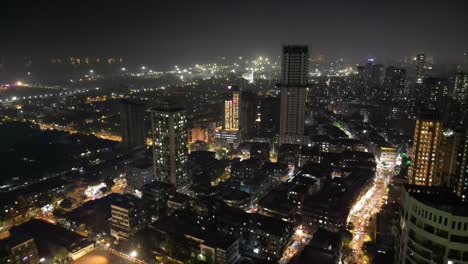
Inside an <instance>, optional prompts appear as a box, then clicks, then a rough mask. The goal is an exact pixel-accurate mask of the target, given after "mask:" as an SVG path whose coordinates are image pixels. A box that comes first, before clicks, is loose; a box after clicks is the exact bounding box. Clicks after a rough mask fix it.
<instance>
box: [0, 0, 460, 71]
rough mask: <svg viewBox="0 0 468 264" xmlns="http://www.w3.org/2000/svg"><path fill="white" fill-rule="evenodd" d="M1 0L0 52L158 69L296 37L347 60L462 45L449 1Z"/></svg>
mask: <svg viewBox="0 0 468 264" xmlns="http://www.w3.org/2000/svg"><path fill="white" fill-rule="evenodd" d="M6 5H7V6H6V7H5V10H7V12H6V13H5V16H4V19H5V20H6V21H8V22H9V23H3V25H2V27H4V28H2V32H4V38H5V39H8V41H6V42H3V43H2V44H0V45H1V46H0V48H1V50H2V52H1V54H0V55H3V56H6V55H15V56H46V57H53V56H111V55H113V56H123V57H126V58H130V60H134V61H135V62H137V61H143V62H144V63H148V64H153V65H155V66H157V67H168V66H169V65H174V64H182V63H196V62H200V61H202V62H203V61H207V60H209V59H212V58H213V57H222V56H229V57H236V56H240V55H244V56H245V55H256V56H261V55H264V56H274V55H275V54H277V51H278V47H279V46H282V45H287V44H293V43H296V44H304V45H306V44H307V45H309V49H310V51H311V54H312V55H314V54H315V53H317V54H318V53H321V54H326V55H328V56H336V57H342V58H344V59H345V60H347V61H351V62H354V63H357V62H359V61H360V60H362V59H365V58H369V57H378V58H382V59H384V60H389V59H394V58H401V57H410V56H415V55H416V54H417V53H420V52H425V53H426V54H428V55H429V56H434V57H435V58H436V59H437V60H438V61H440V62H444V63H458V62H459V61H460V60H461V59H460V57H462V56H463V53H466V52H467V49H468V48H467V43H468V39H467V37H466V34H463V33H464V32H466V31H468V21H467V20H468V19H467V18H466V16H465V15H464V12H463V10H465V9H466V3H465V2H464V1H458V0H457V1H451V2H450V3H449V4H445V3H443V2H441V1H435V0H433V1H419V0H418V1H410V2H405V1H392V2H385V3H379V2H375V1H364V2H360V3H359V4H354V3H351V2H349V1H332V2H327V3H324V2H319V3H307V2H302V1H296V2H292V3H289V4H288V5H283V4H282V3H281V2H280V1H273V2H271V1H268V2H265V1H255V2H236V3H235V4H234V3H230V4H228V3H216V2H214V1H203V2H199V3H198V2H197V3H190V2H186V3H181V6H180V7H179V6H178V4H175V3H170V2H162V3H155V2H151V1H143V2H141V3H140V5H137V6H134V5H131V4H130V2H129V1H108V0H105V1H99V2H97V3H93V5H90V4H89V3H87V2H86V1H84V2H83V1H75V2H74V1H72V2H70V3H68V2H67V3H65V2H52V3H48V4H43V3H41V4H38V3H37V2H36V1H26V2H14V3H7V4H6ZM68 5H69V6H68ZM104 10H105V11H106V12H104ZM285 14H286V15H285ZM279 17H283V19H278V18H279ZM57 21H60V23H57ZM284 22H287V23H284ZM288 23H290V24H291V25H294V27H293V28H291V27H289V26H288ZM7 24H8V26H7ZM423 29H430V30H423ZM435 36H437V37H435Z"/></svg>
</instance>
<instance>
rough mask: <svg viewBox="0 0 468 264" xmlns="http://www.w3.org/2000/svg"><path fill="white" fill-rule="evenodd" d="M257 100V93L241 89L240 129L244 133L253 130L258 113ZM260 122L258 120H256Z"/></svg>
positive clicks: (246, 133)
mask: <svg viewBox="0 0 468 264" xmlns="http://www.w3.org/2000/svg"><path fill="white" fill-rule="evenodd" d="M259 107H260V104H259V100H258V98H257V94H255V93H252V92H247V91H243V92H242V95H241V104H240V129H241V131H242V133H243V134H244V135H249V134H251V133H252V132H254V130H255V125H256V124H257V117H258V116H257V114H258V113H259V111H258V110H259ZM258 122H260V120H258Z"/></svg>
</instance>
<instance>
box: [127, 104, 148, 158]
mask: <svg viewBox="0 0 468 264" xmlns="http://www.w3.org/2000/svg"><path fill="white" fill-rule="evenodd" d="M120 131H121V136H122V146H123V147H124V148H125V149H126V150H132V149H136V148H142V147H144V146H146V136H147V134H148V133H147V130H146V128H145V107H144V106H143V105H142V104H138V103H135V102H131V101H129V100H122V101H121V102H120Z"/></svg>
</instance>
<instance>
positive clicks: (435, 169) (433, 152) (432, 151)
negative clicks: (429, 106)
mask: <svg viewBox="0 0 468 264" xmlns="http://www.w3.org/2000/svg"><path fill="white" fill-rule="evenodd" d="M441 140H442V120H441V118H440V116H439V114H438V113H437V112H436V111H429V110H427V111H421V113H420V114H419V116H418V118H417V119H416V127H415V128H414V142H413V165H412V167H411V168H410V170H409V183H410V184H415V185H424V186H440V185H441V184H442V177H441V170H442V166H441V161H442V160H441Z"/></svg>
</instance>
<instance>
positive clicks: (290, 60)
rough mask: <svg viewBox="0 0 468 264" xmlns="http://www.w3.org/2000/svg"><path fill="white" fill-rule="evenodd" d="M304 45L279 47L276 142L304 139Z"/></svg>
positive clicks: (306, 60)
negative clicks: (280, 50)
mask: <svg viewBox="0 0 468 264" xmlns="http://www.w3.org/2000/svg"><path fill="white" fill-rule="evenodd" d="M308 59H309V49H308V47H307V46H285V47H283V59H282V64H281V82H280V83H279V84H278V86H279V88H280V89H281V113H280V133H279V144H280V145H282V144H297V145H301V144H304V143H305V137H304V126H305V112H306V109H305V106H306V96H307V87H308V68H309V67H308V64H309V62H308Z"/></svg>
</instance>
